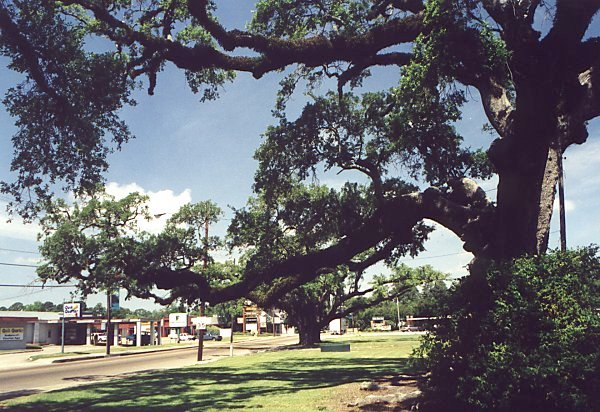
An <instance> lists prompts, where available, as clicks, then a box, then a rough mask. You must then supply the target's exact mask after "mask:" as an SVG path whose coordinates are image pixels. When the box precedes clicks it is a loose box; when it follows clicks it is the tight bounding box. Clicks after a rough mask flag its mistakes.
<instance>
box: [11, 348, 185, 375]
mask: <svg viewBox="0 0 600 412" xmlns="http://www.w3.org/2000/svg"><path fill="white" fill-rule="evenodd" d="M196 345H197V343H196ZM194 346H195V345H193V344H180V345H178V346H171V345H169V346H162V345H160V346H158V345H155V346H144V347H143V349H140V348H138V347H136V346H132V347H129V348H127V349H121V348H126V347H123V346H117V347H114V346H111V355H118V354H131V353H143V352H148V351H156V350H176V349H185V348H190V347H194ZM116 348H119V349H118V350H115V349H116ZM60 353H61V346H60V345H48V346H44V347H43V349H42V350H41V351H39V350H30V351H26V352H18V353H7V354H2V353H0V371H4V370H14V369H25V368H35V367H38V366H44V365H49V364H51V363H53V362H54V361H57V360H63V361H64V360H65V359H69V360H71V359H72V360H76V359H82V358H83V359H86V358H91V357H102V356H104V354H105V348H104V347H102V346H94V345H65V353H64V356H60ZM74 353H77V355H74ZM36 355H58V356H56V357H48V358H42V359H36V360H31V357H32V356H36Z"/></svg>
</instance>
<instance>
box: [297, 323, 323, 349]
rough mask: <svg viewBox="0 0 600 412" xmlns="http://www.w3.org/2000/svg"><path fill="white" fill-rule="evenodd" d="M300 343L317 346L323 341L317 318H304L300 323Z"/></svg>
mask: <svg viewBox="0 0 600 412" xmlns="http://www.w3.org/2000/svg"><path fill="white" fill-rule="evenodd" d="M298 335H299V336H300V345H302V346H316V345H317V344H318V343H320V342H321V326H320V324H319V322H317V320H316V319H312V320H311V319H308V318H307V319H303V320H302V321H301V322H299V323H298Z"/></svg>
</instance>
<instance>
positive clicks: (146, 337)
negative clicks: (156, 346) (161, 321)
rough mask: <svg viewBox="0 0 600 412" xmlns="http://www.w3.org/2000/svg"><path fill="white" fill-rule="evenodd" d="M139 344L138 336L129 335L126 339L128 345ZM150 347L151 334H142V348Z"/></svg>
mask: <svg viewBox="0 0 600 412" xmlns="http://www.w3.org/2000/svg"><path fill="white" fill-rule="evenodd" d="M136 342H137V336H136V334H135V333H134V334H132V335H129V336H127V337H126V338H125V344H126V345H135V344H136ZM146 345H150V334H149V333H142V346H146Z"/></svg>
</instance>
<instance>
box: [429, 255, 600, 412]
mask: <svg viewBox="0 0 600 412" xmlns="http://www.w3.org/2000/svg"><path fill="white" fill-rule="evenodd" d="M599 291H600V260H599V257H598V249H597V248H596V247H589V248H584V249H580V250H576V251H569V252H552V253H550V254H547V255H544V256H540V257H528V258H521V259H517V260H515V261H514V262H512V263H511V264H507V265H502V266H498V267H495V268H493V269H491V270H490V271H489V272H488V273H487V275H486V276H485V278H484V277H483V276H481V277H480V278H477V277H475V276H473V275H472V276H470V277H468V278H466V279H465V280H463V281H462V282H461V283H460V284H459V285H458V286H457V288H456V290H455V293H454V295H453V297H452V298H451V301H450V310H451V317H450V318H448V319H446V320H444V321H443V322H442V323H441V324H440V325H439V326H438V328H437V329H436V331H435V333H432V334H429V335H427V336H426V337H425V339H424V341H423V344H422V346H421V348H420V350H419V352H420V355H422V356H424V357H425V362H426V366H427V367H428V368H429V370H430V371H431V375H430V379H429V380H428V382H427V384H426V390H427V393H428V394H429V396H430V399H433V400H434V402H443V403H444V405H445V408H444V410H448V408H449V406H450V405H452V409H454V410H461V411H463V410H464V411H467V410H509V409H511V410H515V411H538V410H539V411H542V410H543V411H591V410H597V409H595V408H597V407H598V405H600V399H599V395H598V393H599V391H600V378H599V376H600V373H599V372H600V371H599V365H600V355H599V348H600V315H599V309H600V293H599Z"/></svg>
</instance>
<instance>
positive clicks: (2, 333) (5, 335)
mask: <svg viewBox="0 0 600 412" xmlns="http://www.w3.org/2000/svg"><path fill="white" fill-rule="evenodd" d="M24 334H25V328H0V340H23V335H24Z"/></svg>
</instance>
